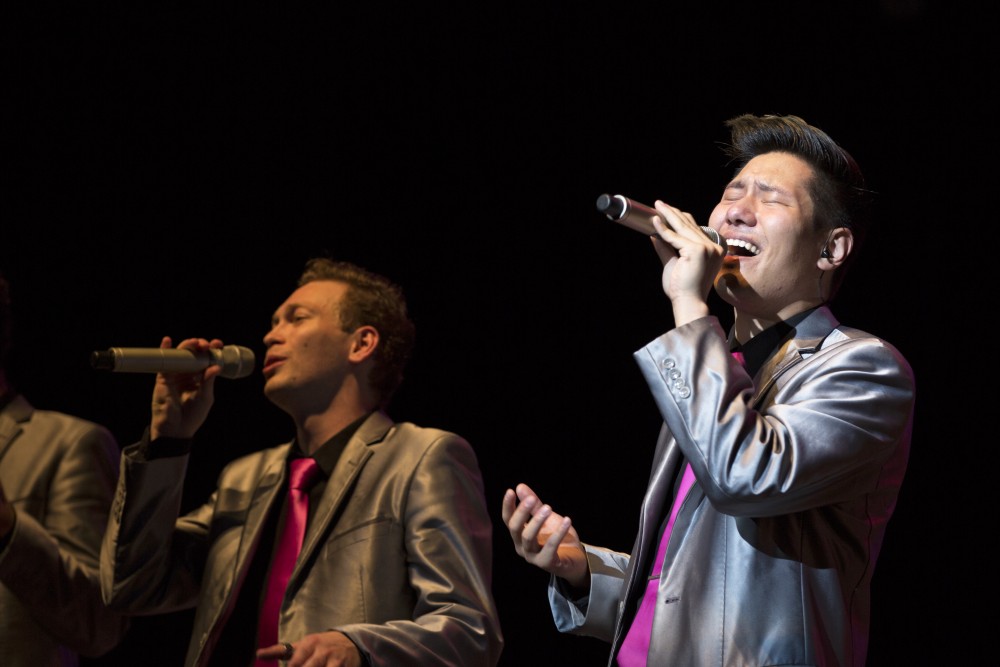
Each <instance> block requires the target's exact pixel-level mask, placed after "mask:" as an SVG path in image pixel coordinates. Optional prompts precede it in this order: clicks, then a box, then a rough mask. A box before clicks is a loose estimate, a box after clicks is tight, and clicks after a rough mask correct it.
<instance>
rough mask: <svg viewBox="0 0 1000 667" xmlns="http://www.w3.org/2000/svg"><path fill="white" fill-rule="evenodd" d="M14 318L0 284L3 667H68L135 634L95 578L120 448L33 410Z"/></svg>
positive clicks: (103, 431)
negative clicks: (16, 360)
mask: <svg viewBox="0 0 1000 667" xmlns="http://www.w3.org/2000/svg"><path fill="white" fill-rule="evenodd" d="M13 319H14V309H13V305H12V300H11V295H10V286H9V284H8V282H7V280H6V278H5V277H4V276H0V665H2V666H3V667H49V666H53V667H56V666H59V667H67V666H70V665H78V664H79V663H80V659H81V656H83V657H88V658H90V657H98V656H101V655H104V654H105V653H107V652H108V651H110V650H111V649H112V648H114V647H115V646H117V645H118V644H119V643H120V642H121V640H122V639H123V638H124V636H125V632H126V631H127V629H128V620H127V618H125V617H124V616H121V615H120V614H117V613H115V612H112V611H111V610H109V609H108V608H106V607H105V606H104V601H103V600H102V599H101V585H100V578H99V576H98V571H99V569H98V568H99V562H100V561H99V559H100V551H101V538H102V536H103V535H104V528H105V526H106V525H107V520H108V511H109V510H110V509H111V498H112V493H113V491H114V487H115V479H116V477H117V476H118V455H119V449H118V443H117V441H116V440H115V438H114V436H113V435H112V434H111V432H110V431H109V430H108V429H107V428H105V427H104V426H101V425H99V424H95V423H93V422H90V421H87V420H84V419H81V418H79V417H76V416H73V415H68V414H64V413H61V412H55V411H51V410H36V409H35V408H34V407H33V406H32V405H31V403H29V402H28V400H27V398H25V396H24V395H23V394H21V393H20V391H19V390H18V388H17V387H15V386H14V385H15V382H14V378H13V377H12V374H11V373H10V370H11V367H10V365H9V361H10V354H11V349H12V347H13V345H14V340H13V336H14V326H13Z"/></svg>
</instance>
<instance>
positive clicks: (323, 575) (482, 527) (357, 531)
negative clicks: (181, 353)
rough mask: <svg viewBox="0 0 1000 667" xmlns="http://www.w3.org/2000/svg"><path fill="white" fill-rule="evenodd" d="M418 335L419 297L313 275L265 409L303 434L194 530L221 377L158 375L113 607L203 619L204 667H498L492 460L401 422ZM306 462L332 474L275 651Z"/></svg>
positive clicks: (109, 561)
mask: <svg viewBox="0 0 1000 667" xmlns="http://www.w3.org/2000/svg"><path fill="white" fill-rule="evenodd" d="M413 333H414V331H413V325H412V323H411V322H410V320H409V318H408V316H407V313H406V305H405V302H404V300H403V295H402V292H401V291H400V290H399V289H398V288H397V287H396V286H395V285H393V284H392V283H391V282H389V281H388V280H386V279H385V278H384V277H382V276H378V275H376V274H373V273H370V272H368V271H366V270H364V269H362V268H360V267H357V266H354V265H352V264H349V263H346V262H333V261H330V260H327V259H315V260H311V261H310V262H309V263H307V265H306V269H305V271H304V272H303V274H302V276H301V277H300V280H299V284H298V288H297V289H296V290H295V291H294V292H293V293H292V294H291V295H290V296H289V297H288V299H287V300H286V301H285V302H284V303H283V304H281V305H280V306H279V307H278V308H277V310H276V311H275V312H274V316H273V318H272V323H271V330H270V331H269V332H268V333H267V335H266V336H265V337H264V344H265V345H266V347H267V353H266V357H265V359H264V363H263V375H264V379H265V386H264V392H265V395H266V396H267V398H268V399H269V400H270V401H271V402H273V403H274V404H275V405H277V406H278V407H280V408H281V409H282V410H284V411H285V412H286V413H288V415H289V416H290V417H291V418H292V420H293V422H294V424H295V439H294V440H293V441H292V442H289V443H285V444H282V445H280V446H277V447H273V448H270V449H265V450H263V451H259V452H256V453H253V454H250V455H247V456H243V457H241V458H239V459H237V460H235V461H233V462H232V463H230V464H229V465H227V466H226V467H225V468H224V469H223V471H222V472H221V474H220V475H219V478H218V484H217V489H216V491H215V492H214V493H213V494H212V496H211V498H210V499H209V500H208V502H206V503H205V504H204V505H202V506H201V507H200V508H197V509H195V510H193V511H191V512H190V513H188V514H186V515H184V516H180V517H178V508H179V505H180V499H181V493H182V486H183V479H184V473H185V469H186V466H187V462H188V454H189V451H190V447H191V440H192V438H193V437H194V435H195V432H196V431H197V430H198V428H199V427H200V426H201V424H202V423H203V422H204V420H205V418H206V416H207V414H208V411H209V409H210V407H211V404H212V403H213V392H214V381H215V379H216V377H217V375H218V374H219V372H220V368H219V367H217V366H209V367H208V368H207V369H205V370H204V371H200V372H197V373H169V374H158V375H157V378H156V385H155V388H154V391H153V414H152V421H151V423H150V426H149V429H148V431H147V433H146V434H145V435H144V437H143V438H142V440H141V441H140V442H138V443H136V444H134V445H132V446H130V447H127V448H126V449H125V450H124V452H123V454H122V466H121V467H122V472H121V475H120V478H119V483H118V491H117V495H116V498H115V503H114V507H113V509H112V512H111V516H110V521H109V526H108V531H107V534H106V538H105V541H104V545H103V549H102V552H101V577H102V584H103V590H104V595H105V598H106V600H107V602H108V604H109V605H110V606H112V607H113V608H115V609H118V610H121V611H125V612H128V613H131V614H150V613H160V612H165V611H171V610H176V609H182V608H190V607H196V611H195V617H194V622H193V630H192V635H191V638H190V643H189V646H188V652H187V658H186V664H187V665H189V666H192V667H193V666H195V665H208V664H212V665H225V666H226V667H229V666H232V665H251V664H257V665H262V664H277V661H278V660H283V661H286V662H287V664H288V665H291V666H295V665H302V664H305V663H306V662H307V661H309V664H323V665H328V666H346V667H359V666H360V665H368V666H370V667H389V666H392V667H400V666H405V665H413V666H414V667H416V666H421V667H425V666H430V665H441V666H445V665H450V666H456V667H457V666H459V665H462V666H467V665H475V666H482V667H492V666H493V665H495V664H496V663H497V662H498V660H499V656H500V652H501V649H502V645H503V639H502V635H501V631H500V626H499V622H498V620H497V619H498V617H497V611H496V608H495V605H494V601H493V596H492V592H491V567H492V565H491V559H492V553H491V541H492V526H491V521H490V518H489V514H488V512H487V509H486V503H485V498H484V495H483V481H482V478H481V474H480V470H479V467H478V463H477V460H476V457H475V454H474V452H473V450H472V448H471V446H470V445H469V443H468V442H466V441H465V440H464V439H463V438H461V437H460V436H458V435H456V434H454V433H450V432H447V431H442V430H438V429H432V428H423V427H420V426H416V425H414V424H411V423H396V422H394V421H392V419H390V418H389V416H388V415H387V414H386V413H385V411H384V408H385V407H386V405H387V404H388V402H389V399H390V398H391V396H392V395H393V392H394V391H395V390H396V388H397V387H398V385H399V383H400V381H401V380H402V373H403V367H404V366H405V363H406V361H407V360H408V358H409V355H410V351H411V348H412V345H413ZM171 344H172V342H171V340H170V338H167V337H165V338H163V340H162V342H161V347H162V348H169V347H170V346H171ZM221 347H223V345H222V342H221V341H220V340H218V339H216V340H211V341H209V340H206V339H197V338H190V339H186V340H184V341H183V342H181V343H180V344H179V345H178V348H181V349H185V350H191V351H192V352H194V353H195V354H206V353H208V351H209V350H210V349H220V348H221ZM301 457H311V458H314V459H315V460H316V462H317V463H318V466H319V469H320V471H321V474H320V481H319V482H318V484H317V485H316V486H314V487H313V488H312V490H311V491H310V493H309V496H310V498H309V520H308V525H307V529H306V534H305V538H304V540H303V544H302V550H301V552H300V554H299V556H298V560H297V561H296V564H295V568H294V570H293V571H292V572H291V576H290V579H289V580H288V584H287V589H286V591H285V594H284V599H283V601H282V602H281V604H280V609H279V610H278V611H277V612H276V616H277V618H276V619H273V620H274V621H275V622H276V623H277V626H278V640H277V642H276V643H275V642H274V641H273V640H272V641H267V640H264V639H262V638H258V636H257V627H258V621H259V618H258V616H259V615H260V609H261V607H262V604H263V598H262V595H263V592H264V591H265V590H266V586H265V585H264V583H263V582H264V581H265V580H266V579H267V575H268V570H269V567H270V565H271V563H272V562H273V561H272V554H273V550H274V549H275V548H276V547H277V546H279V545H278V544H276V543H277V542H278V541H279V540H278V537H277V535H278V531H279V530H280V528H281V526H282V524H283V523H284V515H285V510H284V509H283V508H284V504H283V503H284V501H283V499H284V497H285V495H286V493H285V491H286V488H287V486H288V469H289V464H290V461H291V460H293V459H295V458H301ZM255 660H256V661H257V662H256V663H255V662H254V661H255Z"/></svg>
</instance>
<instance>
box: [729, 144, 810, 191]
mask: <svg viewBox="0 0 1000 667" xmlns="http://www.w3.org/2000/svg"><path fill="white" fill-rule="evenodd" d="M812 177H813V169H812V167H811V166H810V165H809V163H808V162H806V161H805V160H804V159H802V158H800V157H799V156H798V155H793V154H791V153H783V152H774V153H764V154H763V155H758V156H757V157H755V158H753V159H752V160H750V161H749V162H747V163H746V165H745V166H744V167H743V169H741V170H740V173H739V175H738V176H737V177H736V179H735V180H737V181H741V180H745V179H748V178H752V179H754V180H760V181H763V182H765V183H767V184H768V185H771V186H773V187H782V188H786V189H788V190H790V191H793V190H797V189H800V188H805V187H806V186H807V185H808V183H809V181H810V180H811V179H812Z"/></svg>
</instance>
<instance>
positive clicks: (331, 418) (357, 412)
mask: <svg viewBox="0 0 1000 667" xmlns="http://www.w3.org/2000/svg"><path fill="white" fill-rule="evenodd" d="M370 411H371V410H370V409H368V408H365V407H364V406H362V405H356V406H353V407H352V408H349V409H348V408H344V409H339V410H327V411H326V412H322V413H319V414H315V415H309V416H307V417H305V418H303V419H299V420H296V425H295V436H296V438H297V440H298V443H299V447H300V448H301V449H302V451H303V452H304V453H306V454H313V453H314V452H315V451H316V450H317V449H319V448H320V447H322V446H323V444H324V443H325V442H327V441H328V440H329V439H330V438H332V437H333V436H335V435H337V434H338V433H340V432H341V431H342V430H343V429H344V427H346V426H347V425H348V424H351V423H352V422H354V421H355V420H357V419H360V418H361V417H362V416H363V415H366V414H368V413H369V412H370Z"/></svg>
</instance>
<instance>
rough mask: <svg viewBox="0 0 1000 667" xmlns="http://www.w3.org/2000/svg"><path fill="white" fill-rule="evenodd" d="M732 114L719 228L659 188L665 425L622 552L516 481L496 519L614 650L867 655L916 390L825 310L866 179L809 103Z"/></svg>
mask: <svg viewBox="0 0 1000 667" xmlns="http://www.w3.org/2000/svg"><path fill="white" fill-rule="evenodd" d="M727 126H728V128H729V130H730V133H731V142H730V143H729V144H728V145H727V146H726V152H727V154H728V156H730V157H732V158H733V160H734V164H735V167H736V171H735V176H734V177H733V178H732V180H730V181H729V182H728V184H726V186H725V188H724V190H723V193H722V198H721V200H720V201H719V202H718V203H717V204H716V206H715V209H714V210H713V212H712V214H711V216H710V219H709V226H710V227H711V228H712V229H714V230H716V231H717V232H719V233H720V234H721V235H722V237H723V238H724V239H725V240H726V247H725V248H723V247H722V246H721V245H719V244H717V243H715V242H713V241H712V240H710V239H709V238H708V237H707V235H706V234H705V233H703V232H702V231H701V230H700V229H699V225H698V223H697V222H696V221H695V219H694V217H693V216H692V215H691V214H690V213H687V212H685V211H682V210H679V209H678V208H676V207H674V206H671V205H669V204H667V203H665V202H662V201H657V202H656V203H655V211H656V215H654V216H653V217H652V218H651V222H652V223H653V228H654V230H655V233H654V234H653V235H652V237H651V238H652V243H653V246H654V248H655V250H656V252H657V254H658V256H659V259H660V260H661V261H662V263H663V273H662V287H663V291H664V293H665V294H666V296H667V299H668V300H669V303H670V306H671V308H672V314H673V328H671V329H670V330H668V331H666V332H665V333H663V334H662V335H660V336H658V337H657V338H655V339H654V340H652V341H650V342H649V343H648V344H647V345H646V346H645V347H643V348H642V349H640V350H638V351H636V352H635V353H634V358H635V361H636V362H637V364H638V366H639V370H640V371H641V373H642V375H643V376H644V378H645V380H646V382H647V383H648V385H649V390H650V393H651V394H652V397H653V399H654V401H655V403H656V405H657V407H658V408H659V411H660V413H661V415H662V418H663V425H662V428H661V431H660V435H659V439H658V441H657V442H656V449H655V452H651V454H652V470H651V471H650V472H649V473H648V487H647V491H646V494H645V498H644V500H643V503H642V506H641V508H639V515H638V533H637V535H636V539H635V543H634V544H633V546H632V549H631V552H630V553H622V552H619V551H615V550H610V549H606V548H599V547H596V546H593V545H591V544H588V543H586V542H583V541H581V538H580V536H579V535H578V534H577V532H576V529H575V528H574V527H573V525H572V522H571V520H570V519H569V517H565V516H562V515H560V514H558V513H556V512H555V511H554V510H553V509H552V507H551V506H550V505H548V504H545V503H544V502H543V501H542V499H541V496H540V495H539V494H537V493H536V492H535V491H534V490H533V488H534V487H533V486H529V485H527V484H523V483H522V484H517V485H516V486H515V487H514V488H512V489H508V490H507V492H506V493H505V494H504V497H503V501H502V516H503V521H504V522H505V524H506V525H507V528H508V530H509V532H510V535H511V538H512V539H513V542H514V546H515V549H516V552H517V553H518V554H519V555H520V556H522V557H523V558H524V559H525V560H526V561H527V562H529V563H532V564H534V565H536V566H538V567H540V568H542V569H543V570H546V571H547V572H549V573H551V575H552V577H551V579H550V586H549V602H550V605H551V609H552V614H553V618H554V620H555V624H556V626H557V628H558V629H559V630H560V631H563V632H569V633H580V634H584V635H589V636H594V637H598V638H601V639H603V640H606V641H607V642H609V643H610V644H611V651H610V655H609V659H608V665H618V666H620V667H633V666H636V665H643V666H645V665H648V666H650V667H652V666H654V665H655V666H677V667H752V666H758V665H759V666H763V665H823V666H832V665H851V666H854V667H858V666H860V665H864V664H865V661H866V659H867V649H868V632H869V616H870V608H871V600H870V596H871V593H870V585H871V581H872V574H873V572H874V571H875V565H876V561H877V559H878V556H879V551H880V549H881V546H882V543H883V538H884V536H885V531H886V524H887V522H888V521H889V519H890V517H891V516H892V514H893V511H894V508H895V506H896V502H897V498H898V494H899V491H900V485H901V484H902V482H903V477H904V473H905V470H906V465H907V459H908V456H909V448H910V432H911V424H912V418H913V409H914V396H915V381H914V375H913V372H912V369H911V367H910V365H909V364H908V363H907V361H906V359H905V358H904V357H903V355H902V354H901V353H900V352H899V350H897V349H896V348H894V347H893V346H892V345H891V344H890V343H888V342H887V341H885V340H883V339H881V338H879V337H878V336H876V335H873V334H870V333H867V332H865V331H860V330H858V329H856V328H851V327H849V326H846V325H844V324H841V323H840V322H839V321H838V320H837V318H836V317H835V316H834V313H833V311H832V310H831V308H830V303H829V302H830V300H831V298H832V297H833V296H834V294H835V293H836V291H837V288H838V286H839V284H840V281H841V280H842V279H843V277H844V273H845V271H846V270H847V268H848V266H849V265H850V263H851V261H852V260H853V259H854V258H855V257H856V256H857V252H858V250H859V248H860V246H861V243H862V241H863V240H864V236H865V233H866V231H867V229H868V226H869V219H870V217H869V213H870V210H869V203H870V202H869V200H870V194H871V193H870V191H869V190H868V188H867V186H866V184H865V181H864V178H863V177H862V173H861V170H860V169H859V167H858V165H857V163H856V162H855V160H854V159H853V158H852V157H851V155H850V154H849V153H848V152H847V151H846V150H844V149H843V148H841V147H840V146H839V145H837V144H836V143H835V142H834V141H833V140H832V139H831V138H830V137H829V136H828V135H827V134H826V133H825V132H823V131H822V130H820V129H818V128H816V127H814V126H812V125H809V124H808V123H806V122H805V121H804V120H802V119H801V118H799V117H796V116H778V115H766V116H754V115H749V114H747V115H742V116H738V117H735V118H732V119H730V120H729V121H727ZM713 287H714V289H715V291H716V292H717V293H718V294H719V295H720V296H721V297H722V299H723V300H724V301H725V302H727V303H728V304H730V305H732V307H733V309H734V314H735V318H734V320H733V325H732V327H731V328H730V329H729V330H728V331H725V330H723V328H722V326H721V325H720V321H719V319H718V318H717V317H716V316H714V315H712V313H710V309H709V303H708V295H709V291H710V290H711V289H712V288H713ZM636 451H638V452H641V451H644V450H643V449H642V448H641V447H640V446H639V445H638V444H637V445H636ZM640 459H641V456H640ZM643 475H644V476H645V475H646V473H643ZM689 480H690V486H687V484H686V482H688V481H689ZM544 481H545V480H544V479H543V480H539V481H538V482H537V484H535V485H534V486H535V487H540V486H541V485H542V484H544ZM682 487H686V489H685V490H686V492H684V493H678V491H679V489H681V488H682ZM672 514H673V517H672V519H671V515H672ZM668 529H669V532H668ZM664 534H665V535H667V539H666V540H664V551H663V554H662V560H661V563H659V564H658V563H657V560H658V554H657V551H658V548H659V546H660V541H661V539H660V538H661V535H664ZM647 590H648V593H649V601H648V602H647V603H646V604H644V603H643V600H644V598H645V597H646V596H645V594H646V593H647Z"/></svg>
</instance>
